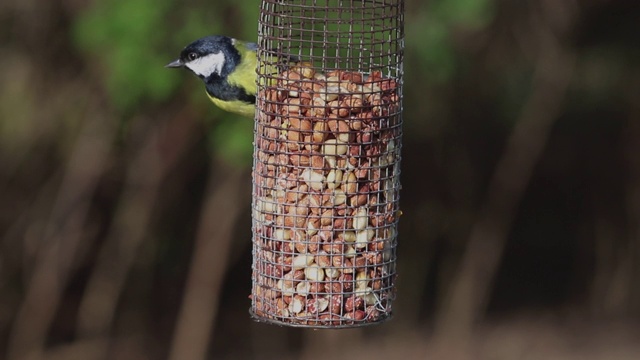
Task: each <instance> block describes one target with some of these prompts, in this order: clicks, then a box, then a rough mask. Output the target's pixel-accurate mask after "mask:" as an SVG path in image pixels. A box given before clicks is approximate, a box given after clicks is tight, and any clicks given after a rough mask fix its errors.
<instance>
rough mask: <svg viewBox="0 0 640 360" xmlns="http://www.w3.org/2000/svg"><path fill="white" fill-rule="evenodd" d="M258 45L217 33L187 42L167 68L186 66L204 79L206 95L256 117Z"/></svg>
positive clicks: (228, 106)
mask: <svg viewBox="0 0 640 360" xmlns="http://www.w3.org/2000/svg"><path fill="white" fill-rule="evenodd" d="M257 48H258V46H257V44H254V43H250V42H244V41H240V40H236V39H233V38H230V37H227V36H221V35H214V36H207V37H204V38H202V39H198V40H196V41H194V42H192V43H191V44H189V45H187V47H185V48H184V49H183V50H182V52H181V53H180V58H178V59H177V60H175V61H172V62H170V63H169V64H167V65H166V67H168V68H182V67H184V68H187V69H189V70H191V71H192V72H193V73H194V74H196V75H197V76H198V77H199V78H200V79H202V81H204V84H205V88H206V90H207V95H208V96H209V98H210V99H211V101H212V102H213V103H214V104H216V105H217V106H218V107H220V108H221V109H223V110H226V111H230V112H233V113H237V114H240V115H243V116H247V117H253V116H254V112H255V103H256V92H257V85H256V76H257V75H256V64H257V58H256V50H257Z"/></svg>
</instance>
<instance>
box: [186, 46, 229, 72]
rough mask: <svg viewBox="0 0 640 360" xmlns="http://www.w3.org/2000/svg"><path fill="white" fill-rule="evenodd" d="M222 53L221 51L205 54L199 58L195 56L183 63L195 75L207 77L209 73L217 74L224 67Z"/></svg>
mask: <svg viewBox="0 0 640 360" xmlns="http://www.w3.org/2000/svg"><path fill="white" fill-rule="evenodd" d="M224 62H225V58H224V53H223V52H222V51H221V52H219V53H217V54H209V55H205V56H203V57H201V58H197V59H195V60H193V61H190V62H188V63H186V64H185V66H186V67H188V68H189V69H191V71H193V72H194V73H196V75H199V76H204V77H208V76H209V75H211V74H214V73H215V74H218V75H220V72H222V68H223V67H224Z"/></svg>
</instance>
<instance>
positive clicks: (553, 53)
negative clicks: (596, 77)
mask: <svg viewBox="0 0 640 360" xmlns="http://www.w3.org/2000/svg"><path fill="white" fill-rule="evenodd" d="M554 4H555V5H554ZM569 5H573V2H566V1H560V2H551V1H546V2H544V6H542V10H541V11H540V12H539V13H538V11H536V10H532V26H531V29H527V30H528V31H524V32H523V33H521V34H520V35H522V38H521V39H520V40H521V41H522V46H524V47H529V46H535V47H536V49H535V51H534V52H533V53H535V54H536V57H537V59H536V62H535V72H534V78H533V84H532V92H531V95H530V96H529V98H528V100H527V102H526V103H525V105H524V107H523V109H522V114H521V116H520V119H518V121H517V122H516V125H515V127H514V129H513V132H512V133H511V135H510V136H509V138H508V140H507V143H506V147H505V150H504V153H503V155H502V157H501V159H500V160H499V161H498V163H497V165H496V169H495V170H494V173H493V175H492V178H491V180H490V183H489V188H488V190H487V198H486V201H485V202H484V204H483V206H482V208H481V209H480V212H479V218H478V220H477V221H476V223H475V224H474V225H473V227H472V229H471V233H470V236H469V241H468V244H467V249H466V252H465V254H464V255H463V258H462V262H461V265H460V268H459V270H458V274H457V275H456V276H455V277H454V279H453V283H452V285H451V288H450V290H449V294H448V296H446V297H445V299H446V300H448V303H447V304H445V305H444V306H443V309H442V310H443V311H442V315H441V316H440V318H439V319H438V335H440V336H442V338H443V339H446V338H451V337H452V336H461V337H462V338H463V339H466V338H468V336H470V333H471V330H472V328H473V325H474V324H475V323H476V321H478V320H479V319H480V317H481V315H482V314H483V312H484V310H485V307H486V303H487V300H488V297H489V294H490V289H491V286H492V284H493V279H494V277H495V273H496V271H497V268H498V265H499V263H500V260H501V257H502V254H503V251H504V246H505V243H506V239H507V236H508V234H509V231H510V229H511V225H512V222H513V219H514V217H515V215H516V212H517V210H518V206H519V204H520V201H521V199H522V196H523V194H524V191H525V189H526V188H527V186H528V183H529V181H530V178H531V174H532V172H533V169H534V167H535V166H536V164H537V163H538V160H539V158H540V156H541V154H542V152H543V150H544V147H545V144H546V142H547V138H548V137H549V133H550V130H551V127H552V125H553V124H554V121H555V120H556V118H557V117H558V115H559V114H560V111H561V109H562V104H563V102H564V95H565V93H566V91H567V88H568V86H569V83H570V80H571V77H572V74H573V70H574V54H573V53H572V52H571V51H570V50H568V49H566V48H565V47H564V46H563V41H564V39H563V37H562V35H564V34H566V33H567V30H568V27H569V26H568V24H570V23H571V19H572V15H573V13H572V11H567V10H568V9H569V10H571V7H570V6H569ZM545 6H546V7H545ZM567 6H569V7H567ZM550 14H553V16H551V15H550ZM559 16H564V18H560V19H559V18H558V17H559ZM554 27H556V29H553V28H554ZM558 27H560V28H562V29H561V31H556V32H555V33H554V30H557V28H558ZM558 33H560V35H558ZM529 34H531V35H532V36H529ZM446 300H445V301H446Z"/></svg>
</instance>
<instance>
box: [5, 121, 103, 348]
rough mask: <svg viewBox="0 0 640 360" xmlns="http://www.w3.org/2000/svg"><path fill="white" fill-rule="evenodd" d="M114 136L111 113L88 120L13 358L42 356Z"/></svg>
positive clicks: (20, 319)
mask: <svg viewBox="0 0 640 360" xmlns="http://www.w3.org/2000/svg"><path fill="white" fill-rule="evenodd" d="M113 136H114V129H113V126H112V124H111V123H110V122H108V121H106V119H105V117H103V116H99V115H97V114H93V115H92V116H88V117H87V120H86V121H85V123H84V127H83V128H82V130H81V132H80V135H79V136H78V140H77V142H76V145H75V147H74V149H73V151H72V152H71V154H72V156H71V158H70V160H69V162H68V164H67V169H66V170H65V175H64V179H63V181H62V183H61V185H60V189H59V191H58V195H57V198H56V200H55V203H54V205H53V209H52V211H51V214H50V216H49V219H48V220H47V225H46V228H45V232H44V235H43V237H42V239H40V249H39V250H38V254H37V256H36V261H35V262H34V264H33V266H34V268H33V272H32V276H31V279H30V281H29V283H28V284H27V290H26V296H25V299H24V301H23V302H22V305H21V306H20V309H19V311H18V314H17V316H16V319H15V322H14V324H13V329H12V333H11V340H10V341H9V350H8V356H7V358H8V359H22V358H24V357H25V356H27V354H29V355H30V356H35V357H39V354H41V353H42V351H43V347H44V345H45V342H46V338H47V334H48V331H49V328H50V326H51V323H52V321H53V318H54V316H55V314H56V311H57V309H58V305H59V304H60V301H61V298H62V296H63V292H64V290H65V288H66V286H67V283H68V280H69V277H70V272H71V270H72V268H73V265H74V261H75V256H76V252H77V250H78V247H79V243H80V240H82V239H83V231H82V230H83V226H84V224H85V220H86V217H87V214H88V212H89V206H90V200H91V196H92V194H93V193H94V191H95V188H96V186H97V183H98V179H99V178H100V175H101V174H102V172H103V171H104V168H105V162H106V159H107V156H108V154H109V150H110V145H111V142H112V139H113Z"/></svg>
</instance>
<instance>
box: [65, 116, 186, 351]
mask: <svg viewBox="0 0 640 360" xmlns="http://www.w3.org/2000/svg"><path fill="white" fill-rule="evenodd" d="M184 118H185V117H183V116H174V117H173V118H172V119H171V122H170V123H169V124H168V125H169V126H171V125H172V123H182V125H181V126H182V127H183V129H189V130H193V124H192V123H189V122H184V121H183V120H184ZM143 123H144V124H145V126H141V128H142V129H138V131H137V132H136V133H137V134H136V135H137V136H134V139H133V140H132V141H131V143H132V144H138V143H142V146H141V147H140V149H139V150H138V152H137V154H135V157H134V158H133V159H132V161H130V163H129V167H128V171H127V179H126V183H125V188H124V190H123V192H122V196H121V198H122V200H121V201H120V206H119V208H118V210H117V212H116V214H115V215H114V221H113V225H112V227H111V229H110V231H109V234H108V235H107V237H106V240H105V242H104V244H103V245H102V248H101V249H100V252H99V255H98V258H97V260H96V265H95V267H94V270H93V273H92V274H91V276H90V278H89V280H88V282H87V288H86V290H85V294H84V297H83V299H82V301H81V303H80V308H79V310H78V337H79V339H80V340H84V339H83V338H90V337H96V336H98V337H101V336H107V335H108V334H109V331H110V329H111V325H112V323H113V320H114V318H115V312H116V306H117V304H118V300H119V298H120V294H121V293H122V291H123V287H124V285H125V281H126V278H127V274H128V273H129V271H130V270H131V268H132V266H133V264H134V261H135V259H136V256H137V254H138V249H139V248H140V246H141V244H142V242H143V240H144V239H145V234H146V232H147V230H148V227H149V223H150V220H151V215H152V212H153V211H154V208H155V204H156V201H157V198H158V196H159V192H158V190H159V186H160V184H161V182H162V180H163V179H164V177H165V175H166V174H167V172H168V171H169V170H170V169H171V168H172V167H173V165H174V164H175V161H176V160H177V159H178V158H179V156H178V155H179V154H181V153H182V151H183V150H184V148H185V143H186V142H187V141H188V139H189V137H190V136H189V135H190V134H191V132H189V131H186V132H183V133H179V132H178V134H177V135H176V132H175V131H174V132H170V131H166V132H164V133H162V131H161V128H160V127H159V126H157V125H154V126H152V127H150V126H149V122H143ZM174 127H175V126H174ZM165 136H168V137H171V138H172V142H171V145H172V148H171V149H169V150H170V153H169V154H168V156H162V155H166V154H161V152H160V151H159V148H160V145H161V144H163V142H167V141H166V140H165V139H164V137H165ZM140 137H142V140H141V141H140V140H138V139H137V138H140ZM102 354H104V356H106V353H105V352H102Z"/></svg>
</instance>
